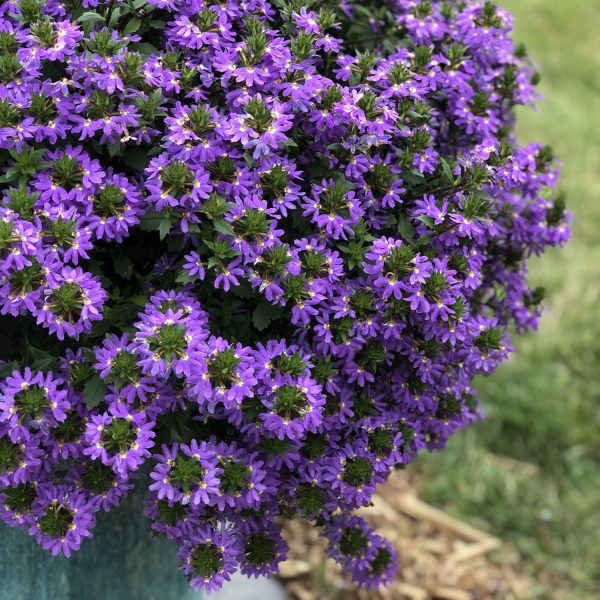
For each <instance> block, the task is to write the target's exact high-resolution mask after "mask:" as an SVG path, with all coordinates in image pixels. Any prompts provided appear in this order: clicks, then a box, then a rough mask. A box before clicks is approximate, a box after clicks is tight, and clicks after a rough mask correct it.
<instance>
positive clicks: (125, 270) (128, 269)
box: [113, 254, 133, 279]
mask: <svg viewBox="0 0 600 600" xmlns="http://www.w3.org/2000/svg"><path fill="white" fill-rule="evenodd" d="M113 266H114V267H115V271H116V273H117V275H120V276H121V277H122V278H123V279H130V278H131V275H132V273H133V263H132V262H131V259H130V258H129V257H127V256H125V255H124V254H115V257H114V258H113Z"/></svg>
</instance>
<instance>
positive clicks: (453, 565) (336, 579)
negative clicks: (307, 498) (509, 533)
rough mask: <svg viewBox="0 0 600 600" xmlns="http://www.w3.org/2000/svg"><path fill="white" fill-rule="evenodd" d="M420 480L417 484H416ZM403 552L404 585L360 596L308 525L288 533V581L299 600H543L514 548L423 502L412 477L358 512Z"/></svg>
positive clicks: (292, 526) (395, 479)
mask: <svg viewBox="0 0 600 600" xmlns="http://www.w3.org/2000/svg"><path fill="white" fill-rule="evenodd" d="M409 477H412V480H411V479H409ZM358 514H359V515H361V516H363V517H364V518H365V519H367V521H369V523H370V524H371V525H372V526H373V527H374V528H375V529H376V530H377V532H378V533H380V534H382V535H384V536H385V537H387V538H388V539H389V540H390V541H391V542H392V544H393V545H394V546H395V548H396V550H397V552H398V556H399V571H398V579H397V582H396V583H394V584H393V585H392V586H390V587H389V588H388V589H385V590H384V589H381V590H376V591H373V590H364V589H358V588H357V587H356V585H354V584H353V583H352V582H351V581H350V580H349V578H348V577H346V576H344V575H343V574H342V573H341V570H340V569H339V567H338V566H337V565H336V563H335V562H334V561H333V560H331V559H328V558H326V557H325V554H324V549H325V546H326V542H325V541H324V540H323V539H321V538H319V536H318V533H317V531H316V530H314V529H313V528H311V527H310V526H309V525H307V524H306V523H305V522H303V521H302V520H300V519H293V520H291V521H289V522H288V523H287V525H286V526H285V528H284V537H285V538H286V540H287V541H288V543H289V545H290V552H289V559H288V560H287V561H286V562H285V563H283V564H282V565H281V574H280V580H281V581H282V583H283V585H284V586H285V588H286V590H287V592H288V594H289V596H290V597H291V598H292V599H294V600H342V599H343V600H496V599H498V600H527V599H531V598H539V597H540V596H539V593H538V592H536V591H535V589H536V588H537V587H538V586H536V585H535V582H534V581H532V580H531V579H530V578H528V577H527V576H525V575H524V574H522V573H520V572H519V566H520V557H519V555H518V553H517V552H516V551H515V550H513V549H511V548H510V547H508V546H506V545H504V544H502V542H501V541H500V540H498V539H497V538H495V537H492V536H491V535H489V534H488V533H485V532H483V531H481V530H479V529H477V528H475V527H473V526H472V525H470V524H468V523H465V522H463V521H460V520H458V519H456V518H454V517H451V516H450V515H448V514H447V513H445V512H443V511H441V510H439V509H437V508H434V507H433V506H430V505H428V504H426V503H425V502H423V501H422V500H421V499H419V497H418V481H416V480H415V478H414V477H413V476H409V475H408V474H407V473H405V472H399V473H396V474H394V475H393V476H392V477H390V480H389V481H388V482H387V483H386V484H385V485H384V486H382V487H381V488H380V489H379V490H378V492H377V494H376V495H375V496H374V498H373V505H372V506H370V507H369V508H366V509H361V510H360V511H359V512H358Z"/></svg>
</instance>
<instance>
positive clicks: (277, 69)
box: [0, 0, 570, 590]
mask: <svg viewBox="0 0 600 600" xmlns="http://www.w3.org/2000/svg"><path fill="white" fill-rule="evenodd" d="M115 4H116V5H117V6H116V7H115V6H112V5H111V7H109V8H105V7H104V6H103V4H102V3H99V2H96V1H95V0H94V1H91V0H89V1H87V2H84V7H85V9H81V8H79V7H76V6H75V5H74V4H72V3H69V2H67V3H60V2H58V1H57V0H42V1H40V2H17V1H16V0H8V1H7V2H5V3H4V4H2V5H1V6H0V153H1V154H2V157H3V159H4V160H3V161H2V167H0V320H1V322H2V333H3V340H4V339H7V340H8V342H7V343H6V344H3V348H2V349H0V358H1V359H2V363H0V374H1V375H0V519H2V520H3V521H4V522H6V523H7V524H8V525H9V526H12V527H20V528H23V529H26V530H27V531H29V533H30V534H31V535H33V536H34V537H35V538H36V540H37V541H38V542H39V543H40V544H41V545H42V546H43V547H44V548H46V549H48V550H51V551H52V553H53V554H58V553H60V552H62V553H64V554H65V555H67V556H68V555H69V554H70V552H71V551H73V550H77V549H78V548H79V546H80V545H81V543H82V541H83V540H84V539H85V538H86V537H89V536H90V535H91V530H92V528H93V525H94V522H95V513H96V512H98V511H99V510H110V509H111V508H112V507H114V506H116V505H118V504H119V502H120V501H121V499H122V498H123V497H124V496H125V495H126V494H127V493H128V492H129V490H130V489H132V487H133V486H134V482H135V480H136V479H137V480H138V481H140V482H142V485H146V487H147V488H148V496H147V499H146V503H145V506H144V510H145V512H146V514H147V515H148V517H149V519H150V522H151V525H150V526H151V528H152V530H153V531H154V532H156V533H158V534H161V535H164V536H165V537H166V538H167V539H169V540H171V541H172V542H173V543H175V544H176V545H177V546H178V547H179V548H180V550H179V557H180V559H181V564H182V569H183V571H184V573H185V574H186V575H187V577H188V578H189V581H190V584H191V585H192V586H194V587H195V588H197V589H206V590H213V589H218V588H219V587H220V586H221V585H222V583H223V582H224V581H226V580H228V579H229V577H230V575H231V574H232V573H233V572H235V571H236V570H237V569H240V570H241V572H242V573H244V574H246V575H249V576H260V575H271V574H273V573H276V572H277V568H278V564H279V563H280V562H281V561H282V560H285V556H286V543H285V541H284V540H283V539H282V537H281V523H282V520H283V519H285V517H286V515H289V514H291V513H297V514H298V515H300V516H302V517H303V518H305V519H307V520H308V521H310V522H311V523H312V524H314V526H315V527H319V528H320V530H321V532H322V534H323V536H325V537H326V538H327V539H328V540H329V545H330V546H329V554H330V556H332V557H333V558H334V559H335V560H337V561H338V562H339V563H340V564H341V565H342V567H343V568H344V569H345V570H346V571H347V572H349V573H350V574H351V575H352V577H353V579H354V580H355V581H356V582H357V583H358V584H359V585H365V586H368V587H377V586H378V585H379V584H381V583H386V582H388V581H390V580H391V579H392V578H393V576H394V572H395V562H396V557H395V554H394V551H393V550H392V548H391V545H390V544H389V543H388V542H387V541H386V540H384V539H383V538H381V537H380V536H378V535H376V534H375V533H373V532H372V531H371V530H370V529H369V528H368V526H367V525H366V524H365V523H364V522H363V521H362V520H361V519H358V518H357V517H355V516H354V511H355V509H357V508H359V507H362V506H366V505H368V504H369V502H370V499H371V497H372V495H373V493H374V492H375V491H376V488H377V485H378V484H380V483H383V482H384V481H385V480H386V479H387V477H388V476H389V475H390V473H392V472H393V471H394V470H395V469H397V468H400V467H402V466H403V465H406V464H408V463H410V462H411V461H412V460H413V459H414V458H415V457H416V456H417V455H418V454H419V452H421V451H424V450H434V449H440V448H443V447H444V445H445V444H446V442H447V440H448V438H449V437H450V436H451V435H452V434H453V433H455V432H456V431H457V430H459V429H461V428H463V427H465V426H467V425H468V424H470V423H472V422H473V421H475V420H477V419H479V418H480V416H481V415H480V410H479V406H478V403H477V401H476V399H475V392H474V390H473V389H472V381H473V378H474V377H475V376H476V375H478V374H482V373H483V374H486V373H490V372H492V371H493V370H494V369H495V368H496V367H497V366H498V365H499V364H500V363H501V362H502V361H503V360H505V359H506V358H507V356H508V354H509V352H510V351H511V340H510V330H511V328H512V329H515V330H516V331H517V332H520V331H522V330H525V329H529V328H535V326H536V324H537V320H538V317H539V314H540V310H541V308H540V303H541V300H542V296H543V294H542V291H541V290H539V289H531V288H530V287H529V284H528V281H527V269H526V260H527V258H528V257H530V256H531V255H533V254H536V255H537V254H540V253H542V252H543V251H544V249H545V248H546V247H548V246H555V245H562V244H563V243H565V242H566V241H567V239H568V236H569V227H568V221H569V218H570V217H569V215H568V213H567V212H566V211H565V206H564V202H563V200H562V198H561V196H560V195H559V194H557V193H556V192H555V191H554V189H553V188H555V187H556V185H557V180H558V171H557V169H556V166H555V161H554V158H553V155H552V152H551V150H550V149H549V148H547V147H545V146H541V145H535V144H534V145H528V146H525V147H519V146H518V145H516V140H515V136H514V133H513V131H514V114H513V112H514V111H513V109H514V107H515V106H517V105H526V104H530V103H532V102H533V101H534V100H535V99H536V93H535V84H536V81H537V74H536V73H535V71H534V69H533V68H532V66H531V63H530V61H529V60H528V58H527V56H526V54H525V53H524V51H523V50H522V49H520V48H516V47H515V46H514V44H513V41H512V39H511V36H510V32H511V29H512V19H511V17H510V15H509V14H508V13H507V12H506V11H504V10H503V9H501V8H499V7H497V6H496V5H494V4H493V3H492V2H489V1H485V2H484V1H483V0H467V1H465V2H443V1H441V0H386V1H385V2H380V3H376V4H377V7H376V8H373V10H372V11H370V10H368V9H367V10H365V7H364V6H363V5H364V3H361V2H360V1H359V0H343V2H341V3H334V2H315V1H314V0H305V1H302V0H300V1H296V0H293V1H288V0H276V1H275V0H246V1H244V2H239V1H237V0H223V1H222V2H213V1H211V0H194V1H192V2H188V3H179V2H175V1H174V0H148V2H147V3H144V2H142V3H140V2H134V3H124V2H120V1H119V2H116V3H115ZM371 13H372V14H371ZM147 473H150V475H149V477H148V476H147ZM148 479H149V481H148ZM144 481H145V483H144Z"/></svg>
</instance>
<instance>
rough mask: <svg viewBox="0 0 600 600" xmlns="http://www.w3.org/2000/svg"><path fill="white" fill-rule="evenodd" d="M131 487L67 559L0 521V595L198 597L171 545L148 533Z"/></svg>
mask: <svg viewBox="0 0 600 600" xmlns="http://www.w3.org/2000/svg"><path fill="white" fill-rule="evenodd" d="M142 497H143V494H142V493H141V492H140V491H138V490H135V491H134V492H133V493H132V494H131V495H130V497H129V498H127V499H126V500H125V501H124V502H123V504H122V505H121V506H120V507H119V508H117V509H113V510H111V511H110V512H109V513H105V512H100V513H98V514H97V526H96V528H95V529H94V537H93V538H91V539H87V540H85V541H84V542H83V545H82V547H81V550H80V551H79V552H75V553H73V554H72V555H71V558H69V559H67V558H65V557H63V556H60V557H56V558H55V557H52V556H51V555H50V554H49V553H47V552H45V551H44V550H42V549H41V548H40V547H39V546H38V545H37V544H36V542H35V540H34V539H33V538H31V537H30V536H29V535H27V534H26V533H25V532H23V531H18V530H15V529H10V528H9V527H8V526H6V525H4V524H1V523H0V600H200V598H201V595H200V594H198V593H196V592H194V591H193V590H192V589H191V588H190V587H189V585H188V583H187V579H186V577H185V575H184V574H183V573H182V571H181V570H180V569H179V568H178V566H177V558H176V556H175V553H176V547H175V546H174V545H173V544H171V543H169V542H167V541H166V540H162V539H150V536H149V534H148V530H147V525H148V519H147V518H146V517H145V516H144V515H143V512H142Z"/></svg>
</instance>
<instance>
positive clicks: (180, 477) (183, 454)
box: [150, 440, 222, 506]
mask: <svg viewBox="0 0 600 600" xmlns="http://www.w3.org/2000/svg"><path fill="white" fill-rule="evenodd" d="M162 450H163V454H162V455H160V454H159V455H155V457H154V458H156V459H157V460H158V464H157V465H156V469H155V470H154V471H153V472H152V473H151V474H150V477H151V478H152V479H153V481H154V483H152V484H151V485H150V490H152V491H155V492H156V494H157V497H158V499H159V500H162V499H163V498H167V499H168V500H169V501H172V502H180V503H181V504H184V505H186V504H192V506H198V505H199V504H201V503H202V504H208V503H209V502H210V500H211V497H214V496H216V494H217V493H218V491H219V483H220V482H219V479H218V475H219V473H221V472H222V469H220V468H219V467H218V460H217V453H216V451H215V448H214V446H212V445H209V444H207V443H206V442H201V443H200V444H198V443H197V442H196V440H192V442H191V443H190V444H189V445H187V444H182V445H181V446H178V445H177V444H175V445H174V446H173V447H172V448H170V449H169V448H167V447H166V446H163V448H162Z"/></svg>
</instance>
